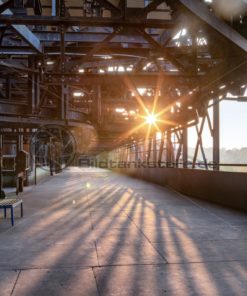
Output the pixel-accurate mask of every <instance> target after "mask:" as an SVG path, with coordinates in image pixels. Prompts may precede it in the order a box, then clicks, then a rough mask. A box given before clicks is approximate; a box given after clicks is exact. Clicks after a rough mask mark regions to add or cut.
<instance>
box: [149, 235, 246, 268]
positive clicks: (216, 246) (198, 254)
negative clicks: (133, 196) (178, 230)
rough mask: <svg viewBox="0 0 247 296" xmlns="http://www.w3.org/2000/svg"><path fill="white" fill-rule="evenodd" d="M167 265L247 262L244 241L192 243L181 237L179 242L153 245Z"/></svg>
mask: <svg viewBox="0 0 247 296" xmlns="http://www.w3.org/2000/svg"><path fill="white" fill-rule="evenodd" d="M154 246H155V247H156V248H157V249H158V250H159V252H160V253H161V254H163V256H164V257H165V258H166V259H167V261H168V262H169V263H184V262H210V261H218V262H221V261H242V260H244V261H245V260H247V248H246V246H247V241H246V240H236V239H233V240H231V239H227V240H202V241H194V240H191V239H189V238H188V237H186V236H185V235H183V236H181V240H180V241H179V242H175V243H173V242H163V243H154Z"/></svg>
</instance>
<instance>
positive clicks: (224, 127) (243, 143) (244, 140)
mask: <svg viewBox="0 0 247 296" xmlns="http://www.w3.org/2000/svg"><path fill="white" fill-rule="evenodd" d="M220 108H221V109H220V124H221V137H220V142H221V148H228V149H232V148H242V147H247V102H234V101H223V102H222V103H221V105H220Z"/></svg>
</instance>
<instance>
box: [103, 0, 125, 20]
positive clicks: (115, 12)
mask: <svg viewBox="0 0 247 296" xmlns="http://www.w3.org/2000/svg"><path fill="white" fill-rule="evenodd" d="M97 2H98V3H99V4H100V5H101V6H102V7H104V8H106V9H108V10H110V11H111V12H112V13H113V16H114V15H117V16H118V15H120V14H121V11H120V9H119V8H117V7H116V6H115V5H113V4H112V3H111V2H109V1H107V0H97Z"/></svg>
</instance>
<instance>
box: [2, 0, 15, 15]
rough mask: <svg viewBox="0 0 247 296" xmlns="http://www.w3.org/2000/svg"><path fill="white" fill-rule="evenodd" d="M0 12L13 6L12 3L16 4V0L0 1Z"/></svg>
mask: <svg viewBox="0 0 247 296" xmlns="http://www.w3.org/2000/svg"><path fill="white" fill-rule="evenodd" d="M0 4H1V5H0V13H2V12H4V11H5V10H6V9H8V8H11V7H12V5H13V4H14V0H9V1H6V2H4V3H3V2H2V1H0Z"/></svg>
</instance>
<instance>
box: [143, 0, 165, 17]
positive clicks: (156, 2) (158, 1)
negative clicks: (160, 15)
mask: <svg viewBox="0 0 247 296" xmlns="http://www.w3.org/2000/svg"><path fill="white" fill-rule="evenodd" d="M163 2H165V0H153V1H152V2H150V3H149V4H148V5H147V6H146V7H145V8H144V9H143V11H142V15H144V16H145V15H146V14H148V13H149V12H150V11H152V10H155V9H156V8H157V7H158V6H159V5H160V4H162V3H163Z"/></svg>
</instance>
